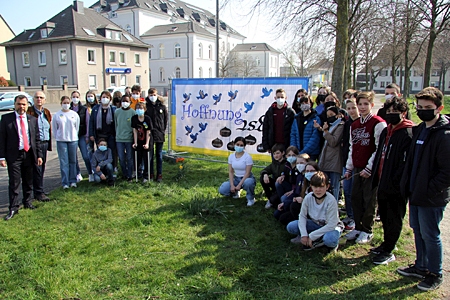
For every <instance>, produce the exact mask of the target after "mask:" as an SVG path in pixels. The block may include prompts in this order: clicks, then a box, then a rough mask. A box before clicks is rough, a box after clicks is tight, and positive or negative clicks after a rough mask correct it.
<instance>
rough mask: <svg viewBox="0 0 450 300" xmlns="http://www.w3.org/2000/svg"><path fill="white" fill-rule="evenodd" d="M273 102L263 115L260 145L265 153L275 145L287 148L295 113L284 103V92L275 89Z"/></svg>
mask: <svg viewBox="0 0 450 300" xmlns="http://www.w3.org/2000/svg"><path fill="white" fill-rule="evenodd" d="M275 95H276V96H275V102H273V103H272V105H270V107H269V108H268V109H267V111H266V114H265V115H264V122H263V127H262V145H263V147H264V150H265V151H269V152H270V150H271V149H272V147H273V145H275V144H282V145H284V148H285V149H287V147H289V142H290V139H289V137H290V134H291V127H292V122H293V121H294V116H295V112H294V110H293V109H292V108H290V107H289V105H288V104H287V103H286V92H285V91H284V90H283V89H277V90H276V93H275Z"/></svg>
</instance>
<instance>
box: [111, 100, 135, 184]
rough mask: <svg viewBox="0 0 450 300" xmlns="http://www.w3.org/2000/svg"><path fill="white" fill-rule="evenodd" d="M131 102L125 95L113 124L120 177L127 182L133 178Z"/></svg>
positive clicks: (132, 111) (133, 113) (132, 114)
mask: <svg viewBox="0 0 450 300" xmlns="http://www.w3.org/2000/svg"><path fill="white" fill-rule="evenodd" d="M130 104H131V100H130V97H128V96H127V95H125V96H123V97H122V99H121V106H120V108H119V109H117V110H116V112H115V114H114V124H115V126H116V128H115V131H116V146H117V154H118V155H119V161H120V167H121V169H122V176H123V178H124V179H126V180H128V181H129V182H131V181H132V178H131V177H132V176H133V165H134V164H133V128H132V127H131V118H132V117H133V116H134V115H135V114H136V112H135V111H134V109H132V108H131V107H130Z"/></svg>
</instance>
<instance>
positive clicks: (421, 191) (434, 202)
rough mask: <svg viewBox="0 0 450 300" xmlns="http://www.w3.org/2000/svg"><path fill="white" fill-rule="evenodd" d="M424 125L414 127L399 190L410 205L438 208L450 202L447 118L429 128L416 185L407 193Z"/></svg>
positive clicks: (449, 132)
mask: <svg viewBox="0 0 450 300" xmlns="http://www.w3.org/2000/svg"><path fill="white" fill-rule="evenodd" d="M424 128H425V123H421V124H420V125H419V126H417V131H415V132H414V135H413V138H412V142H411V147H410V149H409V153H408V158H407V160H406V166H405V170H404V171H403V176H402V180H401V182H400V189H401V193H402V196H404V197H409V203H410V204H411V205H415V206H428V207H440V206H445V205H446V204H447V203H448V202H449V200H450V152H449V149H450V118H449V117H447V116H444V115H441V116H440V117H439V119H438V120H437V122H436V124H434V125H433V126H432V127H431V128H430V133H429V135H428V137H427V139H426V140H425V141H424V143H423V145H422V148H421V151H420V153H419V155H418V156H419V157H418V158H417V159H419V164H418V167H417V173H416V174H417V177H416V180H415V182H416V184H415V186H414V189H413V191H412V192H410V191H409V186H410V180H411V178H410V177H411V172H412V167H413V161H414V150H415V145H416V142H417V138H418V136H419V135H420V132H421V131H422V130H423V129H424Z"/></svg>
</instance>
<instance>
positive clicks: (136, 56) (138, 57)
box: [134, 53, 141, 66]
mask: <svg viewBox="0 0 450 300" xmlns="http://www.w3.org/2000/svg"><path fill="white" fill-rule="evenodd" d="M134 64H135V65H136V66H140V65H141V54H140V53H135V54H134Z"/></svg>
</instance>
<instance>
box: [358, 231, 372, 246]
mask: <svg viewBox="0 0 450 300" xmlns="http://www.w3.org/2000/svg"><path fill="white" fill-rule="evenodd" d="M372 239H373V233H367V232H364V231H361V233H360V234H359V236H358V238H357V239H356V242H357V243H358V244H368V243H370V241H371V240H372Z"/></svg>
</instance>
